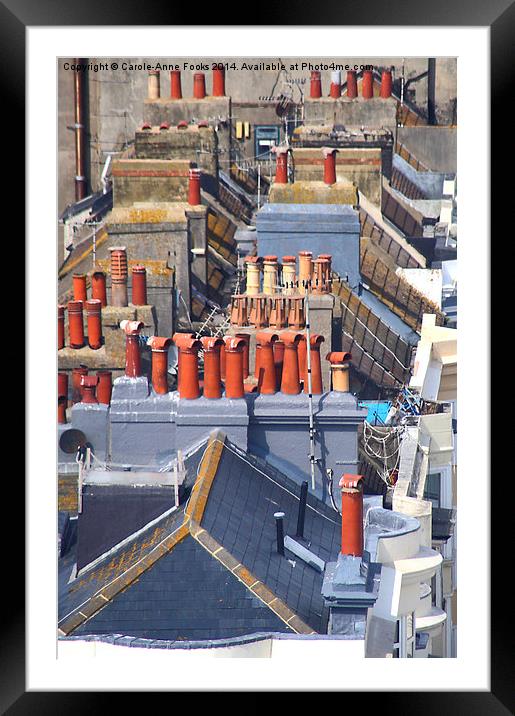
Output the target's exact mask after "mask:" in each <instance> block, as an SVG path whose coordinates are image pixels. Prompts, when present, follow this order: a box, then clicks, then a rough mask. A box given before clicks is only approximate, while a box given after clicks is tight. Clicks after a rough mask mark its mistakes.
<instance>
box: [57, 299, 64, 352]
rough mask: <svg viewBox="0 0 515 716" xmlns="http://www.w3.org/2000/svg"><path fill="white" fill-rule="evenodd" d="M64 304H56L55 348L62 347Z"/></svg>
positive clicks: (59, 348)
mask: <svg viewBox="0 0 515 716" xmlns="http://www.w3.org/2000/svg"><path fill="white" fill-rule="evenodd" d="M65 310H66V306H57V350H58V351H60V350H61V348H64V312H65Z"/></svg>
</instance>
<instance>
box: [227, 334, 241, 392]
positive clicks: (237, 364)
mask: <svg viewBox="0 0 515 716" xmlns="http://www.w3.org/2000/svg"><path fill="white" fill-rule="evenodd" d="M224 342H225V361H226V377H225V397H226V398H243V396H244V395H245V388H244V385H243V349H244V345H245V341H244V340H243V339H242V338H237V337H236V336H225V337H224Z"/></svg>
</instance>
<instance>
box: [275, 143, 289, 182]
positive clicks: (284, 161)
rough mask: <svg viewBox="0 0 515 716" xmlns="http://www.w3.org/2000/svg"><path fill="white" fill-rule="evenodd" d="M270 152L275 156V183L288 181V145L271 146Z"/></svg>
mask: <svg viewBox="0 0 515 716" xmlns="http://www.w3.org/2000/svg"><path fill="white" fill-rule="evenodd" d="M272 152H273V153H274V154H275V156H276V164H275V183H276V184H287V183H288V147H273V148H272Z"/></svg>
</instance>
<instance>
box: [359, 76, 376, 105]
mask: <svg viewBox="0 0 515 716" xmlns="http://www.w3.org/2000/svg"><path fill="white" fill-rule="evenodd" d="M361 94H362V96H363V98H364V99H372V97H373V96H374V73H373V72H372V70H363V77H362V80H361Z"/></svg>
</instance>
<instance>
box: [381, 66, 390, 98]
mask: <svg viewBox="0 0 515 716" xmlns="http://www.w3.org/2000/svg"><path fill="white" fill-rule="evenodd" d="M379 96H380V97H382V98H383V99H388V97H391V96H392V71H391V70H383V72H382V74H381V91H380V93H379Z"/></svg>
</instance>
